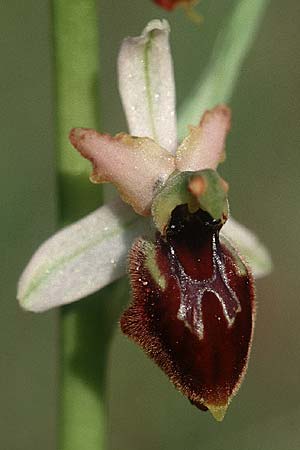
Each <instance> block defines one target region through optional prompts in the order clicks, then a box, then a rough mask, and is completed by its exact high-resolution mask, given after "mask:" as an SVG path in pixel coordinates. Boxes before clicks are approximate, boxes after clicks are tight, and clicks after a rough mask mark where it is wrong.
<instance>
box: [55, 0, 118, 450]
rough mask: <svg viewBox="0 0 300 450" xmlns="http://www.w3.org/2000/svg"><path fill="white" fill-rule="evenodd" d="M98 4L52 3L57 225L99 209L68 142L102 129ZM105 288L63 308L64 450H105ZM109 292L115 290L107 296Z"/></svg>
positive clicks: (81, 0) (108, 328)
mask: <svg viewBox="0 0 300 450" xmlns="http://www.w3.org/2000/svg"><path fill="white" fill-rule="evenodd" d="M97 3H98V2H96V0H53V26H54V57H55V82H56V104H55V116H56V148H57V171H58V194H59V195H58V197H59V225H60V226H62V225H64V224H66V223H68V222H71V221H73V220H76V219H78V218H79V217H81V216H83V215H85V214H86V213H88V212H89V211H91V210H93V209H95V208H96V207H98V206H99V204H100V202H101V190H100V189H99V187H95V186H94V185H92V184H91V183H90V182H89V179H88V175H89V173H90V165H89V164H88V163H87V162H86V161H85V160H84V159H83V158H81V157H80V156H79V155H78V154H77V153H76V152H75V151H74V149H72V148H71V146H70V144H69V142H68V134H69V131H70V129H71V128H73V127H76V126H80V127H89V128H97V125H98V114H97V111H98V105H100V97H99V94H98V93H97V84H98V61H99V36H98V29H99V25H98V15H97V8H96V5H97ZM107 295H108V290H107V289H106V290H105V291H102V292H101V295H100V294H97V295H93V296H91V297H89V298H88V299H85V300H83V301H81V302H79V303H75V304H73V305H71V306H67V307H64V308H62V311H61V316H60V327H61V342H62V347H61V389H60V445H59V449H60V450H83V449H86V450H103V449H104V440H105V375H106V365H107V364H106V363H107V355H108V347H109V343H110V337H111V334H112V325H113V323H114V322H115V321H116V313H115V311H112V310H111V309H108V307H107V306H108V303H107V304H106V302H105V301H104V298H102V297H105V296H107ZM111 295H112V293H110V296H111Z"/></svg>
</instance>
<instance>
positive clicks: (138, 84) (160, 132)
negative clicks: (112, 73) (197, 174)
mask: <svg viewBox="0 0 300 450" xmlns="http://www.w3.org/2000/svg"><path fill="white" fill-rule="evenodd" d="M169 32H170V27H169V24H168V22H167V21H166V20H162V21H160V20H152V21H151V22H150V23H149V24H148V25H147V27H146V28H145V29H144V31H143V32H142V34H141V36H138V37H129V38H127V39H124V41H123V43H122V45H121V49H120V52H119V58H118V74H119V91H120V95H121V99H122V103H123V107H124V110H125V114H126V118H127V122H128V126H129V131H130V134H131V135H133V136H139V137H150V138H152V139H154V140H155V141H156V142H157V143H158V144H160V145H161V146H162V147H164V148H165V149H167V150H169V151H170V152H171V153H174V152H175V150H176V147H177V130H176V111H175V102H176V100H175V83H174V74H173V62H172V56H171V52H170V45H169Z"/></svg>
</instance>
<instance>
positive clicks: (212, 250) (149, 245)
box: [121, 205, 255, 420]
mask: <svg viewBox="0 0 300 450" xmlns="http://www.w3.org/2000/svg"><path fill="white" fill-rule="evenodd" d="M219 228H220V223H215V222H214V221H212V220H211V217H210V216H209V215H208V214H207V213H205V212H203V211H201V210H198V211H197V212H196V213H193V214H191V213H189V211H188V208H187V206H186V205H183V206H178V207H177V208H176V209H175V210H174V211H173V213H172V219H171V221H170V224H169V226H168V229H167V232H166V235H165V236H162V235H161V234H160V233H157V237H156V240H155V242H150V241H147V240H144V239H138V240H137V241H136V242H135V244H134V246H133V248H132V250H131V252H130V277H131V282H132V289H133V303H132V305H131V306H130V307H129V309H128V310H127V311H125V313H124V314H123V316H122V318H121V328H122V331H123V332H124V333H125V334H127V335H128V336H130V337H131V338H132V339H134V341H136V342H137V343H138V344H139V345H140V346H141V347H142V348H143V349H144V350H145V351H146V353H147V354H148V355H149V356H150V357H151V358H153V359H154V361H155V362H156V363H157V364H158V365H159V366H160V367H161V368H162V369H163V370H164V371H165V372H166V374H167V375H168V376H169V378H170V380H171V381H172V383H174V385H175V386H176V387H177V389H179V390H180V391H181V392H182V393H183V394H184V395H186V396H187V397H188V398H189V400H190V401H191V402H192V403H193V404H194V405H195V406H197V407H198V408H200V409H204V410H205V409H207V408H208V409H210V411H211V412H212V414H213V415H214V417H215V418H216V419H217V420H222V419H223V416H224V414H225V412H226V409H227V406H228V403H229V401H230V399H231V397H232V396H233V394H234V393H235V392H236V390H237V389H238V386H239V384H240V381H241V379H242V377H243V375H244V373H245V369H246V366H247V361H248V354H249V350H250V344H251V338H252V330H253V320H254V313H255V304H254V291H253V279H252V275H251V274H250V273H249V270H248V269H247V267H246V266H245V265H244V263H243V262H242V261H241V259H240V258H239V256H238V255H237V254H236V252H235V250H233V249H232V248H231V247H230V246H228V245H226V244H225V242H221V243H220V241H219Z"/></svg>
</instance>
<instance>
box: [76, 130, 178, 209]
mask: <svg viewBox="0 0 300 450" xmlns="http://www.w3.org/2000/svg"><path fill="white" fill-rule="evenodd" d="M70 141H71V143H72V145H73V146H74V147H75V148H76V149H77V150H78V151H79V152H80V153H81V154H82V156H84V157H85V158H87V159H89V160H90V161H91V163H92V164H93V172H92V175H91V181H93V182H94V183H102V182H111V183H113V184H114V185H115V186H116V187H117V189H118V191H119V193H120V195H121V197H122V199H123V200H124V201H125V202H127V203H129V204H130V205H132V207H133V208H134V210H135V211H136V212H137V213H138V214H141V215H148V214H150V208H151V204H152V199H153V195H154V192H155V190H156V189H157V188H158V187H159V186H160V185H161V184H163V183H164V182H165V181H166V180H167V178H168V177H169V175H170V174H171V173H172V172H173V171H174V169H175V163H174V157H173V156H171V155H170V154H169V153H168V152H167V151H166V150H164V149H163V148H161V147H160V146H159V145H158V144H156V143H155V142H154V141H153V140H152V139H150V138H140V137H132V136H129V135H127V134H118V135H116V136H115V137H112V136H110V135H107V134H100V133H97V132H96V131H95V130H91V129H86V128H74V129H73V130H72V131H71V133H70Z"/></svg>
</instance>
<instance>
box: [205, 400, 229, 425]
mask: <svg viewBox="0 0 300 450" xmlns="http://www.w3.org/2000/svg"><path fill="white" fill-rule="evenodd" d="M205 406H206V407H207V408H208V409H209V411H210V412H211V414H212V415H213V416H214V418H215V419H216V420H217V421H218V422H222V420H223V419H224V416H225V414H226V411H227V408H228V405H207V404H206V405H205Z"/></svg>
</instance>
